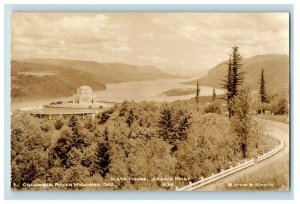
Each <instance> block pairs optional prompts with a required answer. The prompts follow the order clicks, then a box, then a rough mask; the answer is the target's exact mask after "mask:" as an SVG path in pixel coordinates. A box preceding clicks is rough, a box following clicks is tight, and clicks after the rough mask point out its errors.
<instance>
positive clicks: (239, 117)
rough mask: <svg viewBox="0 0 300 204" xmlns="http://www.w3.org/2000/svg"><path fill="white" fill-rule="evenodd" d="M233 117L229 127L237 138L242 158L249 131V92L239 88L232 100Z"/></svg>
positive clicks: (245, 152) (245, 150) (244, 153)
mask: <svg viewBox="0 0 300 204" xmlns="http://www.w3.org/2000/svg"><path fill="white" fill-rule="evenodd" d="M232 109H233V111H234V115H233V116H232V118H231V127H232V129H233V131H234V132H235V134H236V135H237V136H238V138H239V143H240V149H241V152H242V155H243V157H244V158H246V156H247V145H248V144H247V143H248V137H249V133H250V129H251V118H250V115H249V111H250V96H249V90H248V89H245V88H243V87H240V88H239V94H238V95H237V96H236V97H234V99H233V100H232Z"/></svg>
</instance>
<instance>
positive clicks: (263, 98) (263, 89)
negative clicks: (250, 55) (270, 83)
mask: <svg viewBox="0 0 300 204" xmlns="http://www.w3.org/2000/svg"><path fill="white" fill-rule="evenodd" d="M265 83H266V81H265V74H264V69H261V74H260V81H259V84H260V89H259V94H260V102H261V112H260V113H265V110H264V109H263V104H264V103H268V97H267V93H266V87H265Z"/></svg>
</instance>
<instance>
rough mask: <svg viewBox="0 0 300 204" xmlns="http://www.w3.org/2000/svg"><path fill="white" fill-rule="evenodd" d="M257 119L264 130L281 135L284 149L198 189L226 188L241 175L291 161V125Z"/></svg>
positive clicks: (251, 173) (259, 172)
mask: <svg viewBox="0 0 300 204" xmlns="http://www.w3.org/2000/svg"><path fill="white" fill-rule="evenodd" d="M256 120H257V121H259V123H260V124H262V125H263V129H264V131H268V132H270V133H273V134H274V135H276V136H278V137H280V138H281V139H282V140H283V149H282V150H281V151H280V152H278V153H277V154H275V155H274V156H272V157H270V158H268V159H266V160H264V161H261V162H259V163H255V164H254V165H253V166H251V167H249V168H247V169H244V170H242V171H239V172H237V173H235V174H233V175H230V176H228V177H225V178H223V179H220V180H218V181H215V182H213V183H210V184H208V185H206V186H203V187H200V188H199V189H196V191H214V190H222V189H224V186H227V185H228V183H234V182H235V181H236V180H237V179H239V178H241V177H244V176H247V175H253V174H261V173H263V172H264V169H265V168H267V167H271V166H272V167H275V166H276V167H277V166H278V167H279V168H280V165H281V164H282V163H283V162H285V161H287V162H288V161H289V125H287V124H283V123H278V122H274V121H270V120H264V119H260V118H257V119H256Z"/></svg>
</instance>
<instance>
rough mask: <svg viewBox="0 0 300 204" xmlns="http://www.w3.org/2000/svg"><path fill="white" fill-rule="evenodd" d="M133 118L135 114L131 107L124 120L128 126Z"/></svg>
mask: <svg viewBox="0 0 300 204" xmlns="http://www.w3.org/2000/svg"><path fill="white" fill-rule="evenodd" d="M134 119H135V115H134V113H133V110H132V109H131V110H130V111H129V113H128V117H127V120H126V123H127V125H128V127H131V124H132V123H133V121H134Z"/></svg>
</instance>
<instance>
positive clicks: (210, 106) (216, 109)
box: [204, 102, 221, 114]
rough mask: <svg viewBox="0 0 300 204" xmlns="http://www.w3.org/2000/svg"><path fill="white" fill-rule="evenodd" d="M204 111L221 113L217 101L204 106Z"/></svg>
mask: <svg viewBox="0 0 300 204" xmlns="http://www.w3.org/2000/svg"><path fill="white" fill-rule="evenodd" d="M204 113H219V114H220V113H221V106H220V104H219V103H216V102H212V103H209V104H207V105H206V106H205V107H204Z"/></svg>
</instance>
